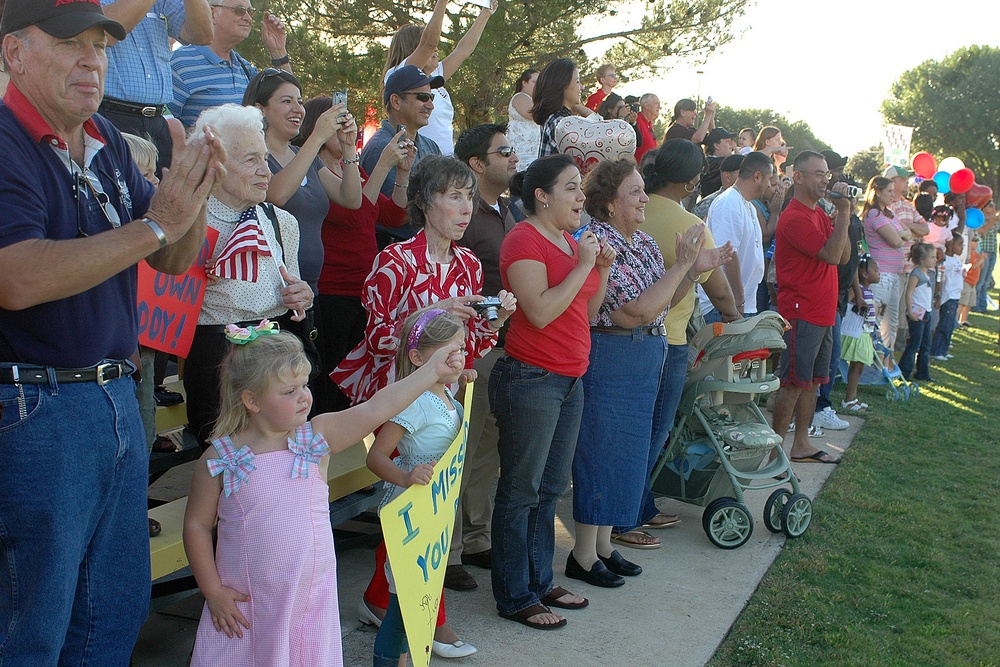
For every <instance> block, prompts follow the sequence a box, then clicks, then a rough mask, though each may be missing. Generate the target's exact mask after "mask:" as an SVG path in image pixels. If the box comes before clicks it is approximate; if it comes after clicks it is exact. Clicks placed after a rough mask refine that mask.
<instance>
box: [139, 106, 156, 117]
mask: <svg viewBox="0 0 1000 667" xmlns="http://www.w3.org/2000/svg"><path fill="white" fill-rule="evenodd" d="M139 113H141V114H142V115H143V116H145V117H146V118H152V117H154V116H155V115H156V107H143V108H141V109H139Z"/></svg>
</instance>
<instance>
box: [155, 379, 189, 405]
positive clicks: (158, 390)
mask: <svg viewBox="0 0 1000 667" xmlns="http://www.w3.org/2000/svg"><path fill="white" fill-rule="evenodd" d="M153 398H154V399H155V400H156V404H157V405H159V406H160V407H164V408H168V407H170V406H171V405H180V404H181V403H183V402H184V396H182V395H181V394H179V393H178V392H176V391H170V390H169V389H167V388H166V387H164V386H163V385H162V384H161V385H157V386H156V387H154V388H153Z"/></svg>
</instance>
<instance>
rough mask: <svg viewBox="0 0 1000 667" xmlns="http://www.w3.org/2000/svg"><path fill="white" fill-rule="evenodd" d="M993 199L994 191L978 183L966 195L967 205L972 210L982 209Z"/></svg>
mask: <svg viewBox="0 0 1000 667" xmlns="http://www.w3.org/2000/svg"><path fill="white" fill-rule="evenodd" d="M991 199H993V189H992V188H991V187H989V186H988V185H983V184H982V183H976V184H975V185H973V186H972V187H971V188H969V191H968V192H966V193H965V205H966V206H968V207H971V208H982V207H983V206H986V202H988V201H989V200H991Z"/></svg>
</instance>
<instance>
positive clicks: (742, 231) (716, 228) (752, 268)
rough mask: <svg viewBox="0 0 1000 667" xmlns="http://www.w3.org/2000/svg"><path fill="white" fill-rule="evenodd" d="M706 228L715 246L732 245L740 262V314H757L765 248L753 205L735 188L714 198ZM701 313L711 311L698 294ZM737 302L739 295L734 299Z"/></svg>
mask: <svg viewBox="0 0 1000 667" xmlns="http://www.w3.org/2000/svg"><path fill="white" fill-rule="evenodd" d="M707 222H708V228H709V230H710V231H711V232H712V236H713V237H715V245H716V246H723V245H725V244H726V242H727V241H729V242H731V243H732V244H733V249H734V250H735V251H736V256H737V257H738V258H739V260H740V279H741V280H742V281H743V299H742V300H743V314H744V315H753V314H755V313H756V312H757V285H759V284H760V281H761V280H762V279H763V278H764V247H763V245H764V244H763V235H762V233H761V230H760V222H758V221H757V214H756V213H755V212H754V209H753V204H751V203H750V202H748V201H747V200H746V199H744V198H743V195H742V194H740V191H739V190H738V189H737V188H736V187H731V188H728V189H726V191H725V192H723V193H722V194H721V195H719V196H718V197H716V198H715V201H714V202H712V205H711V206H710V207H709V209H708V218H707ZM701 294H702V296H701V309H702V312H708V310H710V309H711V308H712V302H711V301H710V300H709V299H708V296H707V295H705V294H704V292H702V293H701ZM734 296H735V297H736V300H737V302H739V301H740V296H739V295H738V294H736V295H734Z"/></svg>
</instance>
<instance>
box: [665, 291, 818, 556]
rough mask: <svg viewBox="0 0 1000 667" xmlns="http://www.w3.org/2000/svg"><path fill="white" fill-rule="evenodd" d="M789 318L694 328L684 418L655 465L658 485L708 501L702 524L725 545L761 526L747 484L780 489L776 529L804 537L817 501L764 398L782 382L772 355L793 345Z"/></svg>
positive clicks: (767, 511)
mask: <svg viewBox="0 0 1000 667" xmlns="http://www.w3.org/2000/svg"><path fill="white" fill-rule="evenodd" d="M786 326H787V323H786V322H785V320H784V318H782V317H781V316H780V315H778V314H777V313H774V312H770V311H768V312H763V313H760V314H758V315H755V316H753V317H749V318H746V319H743V320H739V321H737V322H732V323H729V324H713V325H708V326H705V327H703V328H702V329H701V330H700V331H698V333H696V334H695V335H694V337H693V338H692V339H691V342H690V344H689V349H690V359H689V363H688V375H687V379H686V381H685V383H684V392H683V394H682V396H681V402H680V406H679V407H678V409H677V419H676V422H675V424H674V428H673V431H672V432H671V434H670V441H669V443H668V444H667V446H666V447H665V448H664V451H663V453H662V454H661V455H660V459H659V461H658V462H657V464H656V467H655V468H654V469H653V474H652V477H651V488H652V490H653V493H655V494H657V495H661V496H667V497H670V498H675V499H677V500H681V501H684V502H686V503H691V504H695V505H699V506H701V507H705V511H704V513H703V514H702V527H703V528H704V529H705V533H706V534H707V535H708V539H709V540H711V541H712V543H713V544H715V545H716V546H718V547H720V548H722V549H735V548H737V547H740V546H742V545H743V544H745V543H746V542H747V540H749V539H750V536H751V535H752V534H753V525H754V522H753V517H752V516H751V515H750V510H749V509H747V507H746V505H745V504H744V498H743V492H744V491H746V490H759V489H772V488H774V489H776V490H775V491H774V492H772V493H771V495H770V497H769V498H768V499H767V502H766V504H765V506H764V517H763V518H764V525H765V526H767V528H768V530H770V531H771V532H773V533H778V532H783V533H784V534H785V535H787V536H788V537H798V536H799V535H801V534H802V533H804V532H805V530H806V528H807V527H808V526H809V522H810V520H811V519H812V501H811V500H810V499H809V498H808V497H807V496H806V495H805V494H803V493H800V492H799V481H798V479H796V477H795V475H794V474H793V473H792V468H791V463H790V462H789V460H788V457H787V456H786V455H785V452H784V451H783V450H782V448H781V438H780V437H778V434H776V433H775V432H774V431H773V430H772V429H771V427H770V426H769V425H768V422H767V419H765V417H764V415H763V414H762V413H761V411H760V408H759V407H758V406H757V398H758V397H759V396H766V395H767V394H769V393H771V392H772V391H775V390H777V389H778V386H779V381H778V378H777V377H775V376H774V375H773V374H771V373H768V372H767V369H766V362H767V358H768V357H769V356H770V355H771V352H772V351H774V350H782V349H784V348H785V343H784V341H783V340H782V333H783V332H784V329H785V327H786ZM772 453H773V455H774V460H772V461H771V462H769V463H767V464H766V465H765V466H764V467H763V468H762V467H761V464H762V463H763V462H764V460H765V459H766V458H767V457H769V456H770V455H771V454H772ZM778 478H780V479H778ZM786 484H790V485H791V487H792V489H791V491H789V490H788V489H787V488H783V487H784V486H785V485H786ZM777 487H782V488H777Z"/></svg>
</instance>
